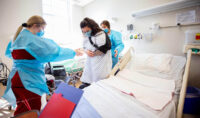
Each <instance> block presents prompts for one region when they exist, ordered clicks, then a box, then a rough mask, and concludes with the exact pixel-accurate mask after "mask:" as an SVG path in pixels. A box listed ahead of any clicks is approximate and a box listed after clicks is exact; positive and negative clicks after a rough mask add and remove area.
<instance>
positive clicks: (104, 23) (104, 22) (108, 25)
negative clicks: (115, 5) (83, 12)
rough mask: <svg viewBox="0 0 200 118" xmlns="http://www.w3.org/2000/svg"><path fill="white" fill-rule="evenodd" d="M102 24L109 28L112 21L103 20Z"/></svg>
mask: <svg viewBox="0 0 200 118" xmlns="http://www.w3.org/2000/svg"><path fill="white" fill-rule="evenodd" d="M102 24H103V25H105V26H107V27H108V29H110V23H109V21H107V20H104V21H102V23H101V25H102Z"/></svg>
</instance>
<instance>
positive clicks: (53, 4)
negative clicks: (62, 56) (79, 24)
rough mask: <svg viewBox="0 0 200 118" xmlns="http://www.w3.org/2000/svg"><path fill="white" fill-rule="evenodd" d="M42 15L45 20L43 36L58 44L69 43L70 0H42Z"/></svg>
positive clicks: (70, 41)
mask: <svg viewBox="0 0 200 118" xmlns="http://www.w3.org/2000/svg"><path fill="white" fill-rule="evenodd" d="M42 6H43V17H44V19H45V20H46V22H47V26H46V29H45V37H47V38H50V39H53V40H54V41H55V42H57V43H58V44H59V45H69V44H71V43H73V42H72V40H70V38H69V37H71V36H70V35H71V32H72V31H71V4H70V0H43V1H42Z"/></svg>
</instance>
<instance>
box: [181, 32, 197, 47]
mask: <svg viewBox="0 0 200 118" xmlns="http://www.w3.org/2000/svg"><path fill="white" fill-rule="evenodd" d="M185 44H191V45H200V30H187V31H186V32H185Z"/></svg>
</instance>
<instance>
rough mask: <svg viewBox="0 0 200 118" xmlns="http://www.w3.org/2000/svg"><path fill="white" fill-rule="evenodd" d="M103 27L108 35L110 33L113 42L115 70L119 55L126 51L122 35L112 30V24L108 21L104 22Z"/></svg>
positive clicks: (112, 50)
mask: <svg viewBox="0 0 200 118" xmlns="http://www.w3.org/2000/svg"><path fill="white" fill-rule="evenodd" d="M101 27H102V29H104V31H105V32H106V33H108V36H109V38H110V41H111V52H112V68H114V66H115V65H116V64H117V62H118V61H119V54H120V53H121V52H122V50H123V49H124V43H123V42H122V34H121V33H120V32H118V31H115V30H111V29H110V23H109V21H107V20H104V21H102V23H101Z"/></svg>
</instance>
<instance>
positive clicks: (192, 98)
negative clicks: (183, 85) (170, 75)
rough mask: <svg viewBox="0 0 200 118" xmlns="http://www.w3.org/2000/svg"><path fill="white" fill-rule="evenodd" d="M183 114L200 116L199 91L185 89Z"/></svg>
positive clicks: (193, 88) (192, 88)
mask: <svg viewBox="0 0 200 118" xmlns="http://www.w3.org/2000/svg"><path fill="white" fill-rule="evenodd" d="M183 113H185V114H195V115H196V114H200V89H198V88H195V87H187V93H186V97H185V104H184V109H183Z"/></svg>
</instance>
